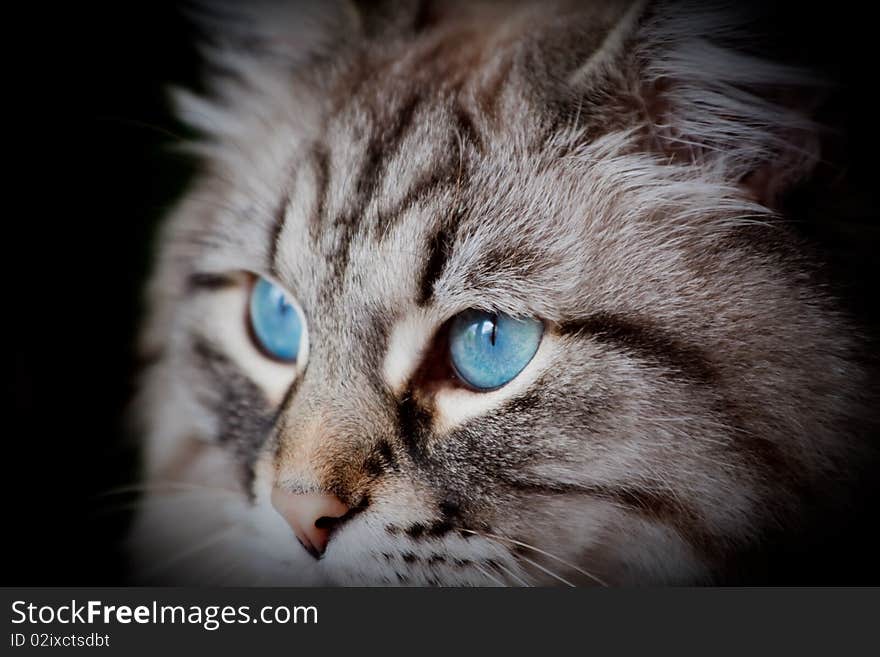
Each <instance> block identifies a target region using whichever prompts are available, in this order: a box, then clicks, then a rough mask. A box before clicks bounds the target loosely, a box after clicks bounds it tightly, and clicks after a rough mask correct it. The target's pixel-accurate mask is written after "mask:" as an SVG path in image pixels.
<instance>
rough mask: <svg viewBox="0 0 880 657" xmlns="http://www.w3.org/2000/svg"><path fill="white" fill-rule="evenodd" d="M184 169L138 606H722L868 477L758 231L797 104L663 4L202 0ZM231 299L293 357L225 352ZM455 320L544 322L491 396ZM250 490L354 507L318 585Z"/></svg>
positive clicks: (723, 26) (170, 255)
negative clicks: (250, 600) (201, 601)
mask: <svg viewBox="0 0 880 657" xmlns="http://www.w3.org/2000/svg"><path fill="white" fill-rule="evenodd" d="M205 15H206V16H205V24H206V25H208V26H210V27H211V29H212V32H211V34H212V35H213V36H212V40H211V43H212V45H211V47H210V48H208V49H207V52H208V56H209V58H210V61H211V62H212V64H213V66H214V70H215V73H214V75H213V77H211V78H210V79H209V88H210V90H211V92H210V95H209V97H207V98H198V97H195V96H193V95H191V94H189V93H183V92H181V93H180V94H179V102H180V108H181V113H182V116H184V117H185V118H186V119H187V120H189V121H190V122H191V123H192V124H193V125H194V126H195V127H197V128H198V129H200V130H202V131H203V133H204V137H203V139H202V140H201V141H199V143H197V144H193V145H192V148H193V149H194V150H196V151H197V152H199V153H200V154H201V155H202V157H203V161H204V171H203V173H202V175H201V177H200V179H199V180H198V181H197V182H196V183H195V185H194V186H193V188H192V189H191V190H190V192H189V193H188V194H187V195H186V196H185V198H184V199H183V200H182V202H181V203H180V206H179V207H178V208H177V210H176V211H175V212H174V213H173V215H172V216H171V217H170V218H169V221H168V223H167V225H166V230H165V233H164V239H163V243H162V248H161V250H160V252H159V257H158V264H157V269H156V274H155V277H154V279H153V282H152V286H151V288H150V295H151V296H150V299H151V304H152V306H151V307H152V312H151V315H150V317H149V319H148V321H147V323H146V326H145V329H144V333H143V348H144V349H145V350H146V351H149V352H150V353H161V354H162V357H161V358H160V359H159V360H158V361H157V362H155V364H153V365H152V366H151V368H150V369H149V371H148V372H147V374H146V376H145V379H144V382H143V385H142V393H141V398H140V400H139V412H140V417H141V419H142V426H143V430H144V435H145V442H144V454H145V477H146V480H147V481H148V482H149V484H150V486H151V490H152V491H153V492H151V493H150V494H149V495H148V496H147V498H146V500H145V502H146V505H145V507H144V510H143V511H142V512H141V514H140V516H139V518H138V522H137V526H136V529H135V532H134V533H133V536H132V545H133V547H134V550H135V554H136V555H137V557H138V561H139V563H140V564H141V565H142V566H143V577H144V579H145V580H148V581H171V582H196V583H211V582H214V583H245V584H254V583H263V584H281V583H285V584H286V583H294V584H322V583H330V584H389V585H396V584H415V585H426V584H434V585H437V584H443V585H464V584H471V585H473V584H477V585H480V584H505V585H516V584H553V583H561V582H564V583H573V584H595V583H610V584H632V583H651V582H676V583H679V582H709V581H718V580H719V579H720V578H721V577H722V575H723V573H725V572H727V570H728V569H729V568H730V567H731V564H733V563H735V561H736V558H737V555H738V554H739V553H740V552H741V551H742V550H744V549H746V548H748V547H750V546H753V545H754V544H755V543H756V542H758V541H760V540H761V537H762V536H763V535H764V534H765V533H766V532H767V531H768V530H769V529H775V528H777V527H779V526H794V525H795V524H796V523H797V521H798V519H799V517H800V511H801V507H802V500H803V499H804V497H805V496H807V495H815V494H822V495H830V494H832V493H833V492H834V491H835V489H834V488H833V487H832V485H831V483H830V482H831V481H832V480H836V479H840V475H841V473H844V472H846V471H847V470H848V468H849V464H850V463H851V462H852V459H854V458H857V456H858V454H859V453H860V449H861V446H860V444H859V442H858V440H857V436H856V427H857V426H858V423H859V422H860V421H861V420H862V419H863V418H864V416H865V400H863V399H862V398H861V392H860V391H861V390H864V389H866V387H867V386H866V381H867V379H866V377H867V376H868V375H867V373H866V372H865V370H864V369H863V367H862V366H861V365H859V361H858V359H857V355H858V351H859V349H860V344H859V341H858V338H857V336H856V334H855V332H854V331H853V330H852V329H851V328H850V327H849V326H848V324H847V321H846V319H845V318H844V317H842V316H841V314H840V313H839V312H838V311H837V310H836V309H835V305H834V302H833V300H832V299H830V298H829V297H828V296H827V295H826V293H825V292H824V291H823V288H822V287H821V286H820V285H819V284H818V283H817V280H818V274H817V272H816V267H815V266H814V265H813V263H812V261H811V260H810V258H809V257H808V256H807V255H806V251H805V249H804V248H803V247H802V245H800V244H799V243H798V241H797V240H796V239H795V238H794V237H793V236H792V235H791V234H789V232H788V231H787V230H786V228H785V227H784V226H783V224H781V223H780V222H779V221H778V220H777V217H776V216H775V215H774V213H773V210H772V203H773V201H774V200H775V198H776V195H777V194H778V193H779V191H780V190H781V189H783V188H784V187H785V186H786V185H790V184H791V182H792V181H793V180H795V179H797V178H798V177H802V176H805V175H807V174H808V173H809V169H810V166H811V165H812V162H813V161H814V160H815V158H816V152H815V128H814V126H812V125H811V123H810V122H809V120H808V118H807V117H805V116H802V115H801V114H800V113H798V112H796V111H794V110H792V109H791V108H788V107H786V106H784V105H783V104H781V103H780V102H779V101H778V99H776V100H774V98H773V96H774V93H773V92H775V91H776V90H778V89H779V88H791V89H798V88H808V87H809V85H810V84H812V81H811V80H810V79H809V77H808V76H805V75H803V74H802V73H801V72H798V71H793V70H790V69H788V68H786V67H783V66H778V65H775V64H772V63H770V62H766V61H763V60H760V59H756V58H754V57H750V56H746V55H743V54H741V51H739V50H737V47H738V46H740V45H741V44H742V42H743V37H744V35H747V32H743V31H742V29H741V26H742V24H743V23H742V17H741V16H739V15H738V12H737V11H736V10H735V9H732V8H730V7H724V6H718V7H713V8H712V9H711V10H708V9H706V8H705V7H703V6H702V3H701V5H700V8H694V7H688V6H685V5H682V3H678V2H653V3H652V2H648V3H635V4H624V3H617V2H594V3H589V4H587V3H580V2H556V3H552V4H551V3H543V2H542V3H538V2H520V3H516V4H513V3H492V2H485V3H440V2H436V3H434V2H419V3H398V4H396V5H393V6H390V5H389V6H385V5H384V4H383V3H378V4H375V5H373V6H372V8H371V9H369V10H366V9H363V8H360V7H358V6H356V5H353V4H352V5H349V4H343V3H325V2H322V3H311V4H308V3H294V4H289V5H282V4H279V3H257V4H256V5H252V4H250V3H248V5H247V8H244V6H239V5H229V6H220V7H218V6H209V7H207V8H206V10H205ZM253 275H260V276H265V277H268V278H270V279H271V280H273V281H276V282H277V283H279V284H281V285H283V286H284V287H285V288H286V289H288V290H289V291H290V293H291V294H292V295H293V296H294V297H295V298H296V299H297V301H298V302H299V304H300V305H301V307H302V308H303V310H304V313H305V315H306V317H307V319H308V323H309V335H310V348H309V355H308V360H307V362H300V363H298V364H297V365H296V366H291V367H286V366H282V365H278V364H275V363H266V362H261V360H260V359H261V356H260V354H259V353H258V352H257V351H256V350H255V349H253V347H252V346H251V345H250V344H249V343H248V339H247V335H246V324H245V320H244V316H245V310H244V309H245V305H246V299H247V294H248V289H249V284H250V281H251V280H252V277H253ZM468 308H483V309H487V310H495V311H502V312H506V313H510V314H513V315H516V316H534V317H539V318H541V319H543V320H544V322H545V323H546V325H547V327H548V328H547V330H546V331H545V338H544V340H543V342H542V344H541V346H540V348H539V350H538V353H537V354H536V355H535V357H534V359H533V360H532V362H531V363H530V364H529V366H528V367H527V368H526V369H525V370H524V371H523V372H522V373H521V374H520V375H519V376H518V377H517V378H516V379H515V380H514V381H513V382H511V383H510V384H508V385H507V386H505V387H503V388H501V389H499V390H496V391H492V392H487V393H475V392H473V391H471V390H468V389H466V388H464V387H462V386H461V385H459V384H458V383H457V382H456V380H455V375H454V373H453V372H451V369H450V366H449V364H448V359H447V358H446V357H445V351H444V349H445V339H446V334H445V327H446V325H447V322H448V320H449V319H450V318H451V317H452V316H454V315H455V314H456V313H458V312H461V311H462V310H465V309H468ZM273 485H282V486H285V487H287V488H289V489H291V490H301V491H311V490H326V491H331V492H333V493H335V494H336V495H337V496H338V497H339V498H340V499H342V500H344V501H345V502H347V503H348V504H349V506H351V507H352V508H353V509H355V510H356V513H352V514H351V517H350V518H348V519H347V521H346V522H345V524H343V525H342V526H340V527H339V529H338V530H337V531H336V532H335V534H334V537H333V538H332V540H331V541H330V544H329V547H328V550H327V552H326V554H325V555H324V557H323V558H322V559H321V560H319V561H315V560H313V559H312V557H310V556H309V555H307V554H306V553H305V552H304V551H303V550H302V549H301V548H300V547H299V545H298V544H297V543H296V540H295V539H294V537H293V535H292V534H291V532H290V530H289V529H288V528H287V526H286V525H285V524H284V522H283V520H282V519H281V518H280V516H278V515H277V514H275V513H274V512H273V510H272V508H271V506H270V504H269V491H270V490H271V488H272V486H273Z"/></svg>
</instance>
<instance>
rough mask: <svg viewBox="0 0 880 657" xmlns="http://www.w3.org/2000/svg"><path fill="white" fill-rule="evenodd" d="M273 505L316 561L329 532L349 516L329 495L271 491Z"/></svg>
mask: <svg viewBox="0 0 880 657" xmlns="http://www.w3.org/2000/svg"><path fill="white" fill-rule="evenodd" d="M272 506H274V507H275V510H276V511H278V513H280V514H281V516H282V517H283V518H284V519H285V520H286V521H287V524H288V525H290V528H291V529H293V533H294V534H296V537H297V538H298V539H299V542H300V543H302V546H303V547H304V548H305V549H306V550H308V551H309V554H311V555H312V556H313V557H315V558H316V559H317V558H318V557H320V556H321V555H322V554H324V550H325V549H327V542H328V541H329V540H330V530H331V529H332V528H333V526H334V525H335V524H336V523H337V521H338V520H339V519H340V518H342V516H344V515H345V514H346V513H348V507H347V506H346V505H345V504H344V503H343V502H342V500H340V499H339V498H338V497H336V496H335V495H332V494H330V493H302V494H297V493H289V492H287V491H285V490H283V489H281V488H275V489H274V490H273V491H272Z"/></svg>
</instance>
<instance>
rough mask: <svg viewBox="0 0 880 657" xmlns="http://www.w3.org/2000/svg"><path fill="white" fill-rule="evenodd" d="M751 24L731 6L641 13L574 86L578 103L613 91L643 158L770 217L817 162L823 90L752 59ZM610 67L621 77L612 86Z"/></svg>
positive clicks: (627, 20)
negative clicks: (709, 177) (726, 190)
mask: <svg viewBox="0 0 880 657" xmlns="http://www.w3.org/2000/svg"><path fill="white" fill-rule="evenodd" d="M707 5H710V6H707ZM752 19H753V16H752V15H750V14H749V13H748V11H747V10H746V9H745V8H744V7H736V6H731V5H730V4H727V5H722V4H719V5H717V6H711V3H690V4H689V3H686V2H684V3H683V2H676V1H673V2H652V3H641V4H636V5H634V6H633V8H632V9H631V10H630V11H629V12H628V13H627V14H625V15H624V16H623V19H621V20H620V21H619V22H618V24H617V27H616V31H612V33H611V36H610V37H609V38H608V39H606V46H605V53H604V60H597V59H596V58H593V59H592V60H591V61H589V62H587V63H586V64H585V65H584V66H582V67H581V68H580V69H577V70H575V73H574V74H572V76H571V77H570V82H571V83H572V84H573V85H575V87H576V88H577V87H578V85H579V88H578V94H583V93H586V94H593V95H595V94H596V93H597V88H601V86H602V85H603V84H605V85H609V86H613V87H615V91H614V92H611V93H612V96H614V95H620V94H622V96H623V98H619V97H618V99H617V101H618V103H617V106H616V110H615V111H617V112H618V113H619V116H621V117H622V116H626V117H627V118H626V119H625V120H627V121H629V123H630V126H632V123H635V124H636V127H637V129H638V131H639V132H640V134H641V135H642V136H643V140H642V146H643V147H644V148H645V149H647V150H649V151H652V152H654V153H657V154H659V155H660V156H662V157H663V158H664V159H665V160H666V161H668V162H670V163H674V164H678V163H681V164H691V165H698V166H700V167H704V168H705V169H707V170H712V171H713V172H714V173H716V174H717V175H720V176H721V177H723V178H724V179H725V180H727V181H729V182H734V183H736V184H738V185H739V186H740V187H741V188H742V189H744V190H745V191H746V192H747V193H748V194H749V195H750V196H751V197H752V198H753V199H754V200H756V201H758V202H759V203H761V204H763V205H765V206H767V207H771V208H772V207H774V206H776V205H777V204H778V202H779V200H780V197H781V195H782V194H783V193H784V192H785V191H787V190H788V189H789V188H790V187H791V186H792V185H794V184H795V183H796V182H798V181H800V180H801V179H803V178H805V177H807V176H808V175H809V174H810V172H811V171H812V169H813V168H814V166H815V165H816V164H817V163H818V161H819V128H818V126H817V124H816V123H814V121H813V120H812V119H811V114H812V113H813V110H815V108H816V106H817V105H818V101H819V100H820V99H821V96H822V94H823V92H824V88H823V84H822V81H821V80H820V79H819V78H818V77H817V76H815V75H813V74H811V73H809V72H805V71H803V70H800V69H797V68H795V67H791V66H786V65H782V64H777V63H774V62H772V61H770V60H769V59H764V58H762V57H760V56H756V55H754V54H748V51H749V48H750V47H751V48H753V47H754V40H755V35H756V31H755V29H756V23H754V22H753V20H752ZM603 61H604V63H605V67H606V68H611V66H610V63H611V62H613V63H614V67H615V68H617V70H620V71H624V73H622V74H621V75H619V76H618V79H617V80H616V81H613V82H611V83H608V81H607V77H608V76H607V75H606V76H605V78H606V79H605V80H603V79H601V78H602V75H603V73H602V71H601V70H600V63H602V62H603ZM602 102H605V103H609V102H610V100H609V96H608V95H606V96H605V98H604V99H603V100H602ZM610 104H611V105H612V106H614V103H613V102H610ZM619 120H620V119H619Z"/></svg>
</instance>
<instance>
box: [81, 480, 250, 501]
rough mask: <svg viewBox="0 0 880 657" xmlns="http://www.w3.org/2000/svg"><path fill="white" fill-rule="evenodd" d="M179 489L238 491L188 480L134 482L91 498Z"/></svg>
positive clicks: (208, 491) (213, 491) (218, 491)
mask: <svg viewBox="0 0 880 657" xmlns="http://www.w3.org/2000/svg"><path fill="white" fill-rule="evenodd" d="M179 491H204V492H206V493H235V494H238V493H239V491H238V490H236V489H233V488H225V487H221V486H205V485H203V484H193V483H189V482H178V481H157V482H151V483H134V484H127V485H124V486H118V487H116V488H108V489H107V490H105V491H102V492H100V493H97V494H96V495H94V496H93V497H92V499H102V498H105V497H113V496H119V495H127V494H129V493H169V494H171V493H176V492H179Z"/></svg>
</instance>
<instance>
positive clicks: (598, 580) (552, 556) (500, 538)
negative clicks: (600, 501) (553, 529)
mask: <svg viewBox="0 0 880 657" xmlns="http://www.w3.org/2000/svg"><path fill="white" fill-rule="evenodd" d="M459 531H462V532H465V533H467V534H473V535H475V536H482V537H483V538H486V539H490V540H491V539H494V540H495V541H496V542H498V541H507V542H508V543H512V544H513V545H517V546H519V547H522V548H525V549H527V550H532V551H534V552H537V553H538V554H541V555H543V556H545V557H548V558H550V559H553V560H554V561H558V562H559V563H561V564H562V565H564V566H567V567H569V568H571V569H572V570H576V571H577V572H579V573H580V574H581V575H584V576H585V577H588V578H589V579H591V580H593V581H594V582H596V583H597V584H599V585H600V586H608V584H607V583H606V582H604V581H603V580H602V579H601V578H599V577H598V576H596V575H594V574H593V573H591V572H589V571H586V570H584V569H583V568H581V567H580V566H576V565H575V564H573V563H571V562H570V561H567V560H566V559H563V558H562V557H559V556H557V555H555V554H551V553H550V552H547V551H546V550H543V549H541V548H539V547H536V546H534V545H530V544H528V543H524V542H522V541H518V540H516V539H514V538H508V537H507V536H499V535H498V534H490V533H489V532H478V531H474V530H473V529H461V528H460V529H459Z"/></svg>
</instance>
